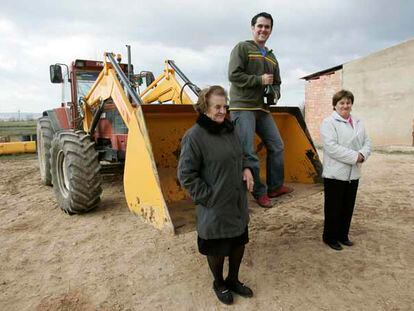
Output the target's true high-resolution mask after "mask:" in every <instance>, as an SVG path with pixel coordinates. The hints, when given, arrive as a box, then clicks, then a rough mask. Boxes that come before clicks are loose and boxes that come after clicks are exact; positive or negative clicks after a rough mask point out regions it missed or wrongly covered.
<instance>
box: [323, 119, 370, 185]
mask: <svg viewBox="0 0 414 311" xmlns="http://www.w3.org/2000/svg"><path fill="white" fill-rule="evenodd" d="M352 121H353V125H354V127H352V126H351V124H350V123H349V122H348V121H347V120H346V119H344V118H342V117H341V116H340V115H339V114H338V113H337V112H336V111H334V112H333V113H332V114H331V115H330V116H329V117H327V118H325V119H324V120H323V122H322V125H321V138H322V142H323V173H322V176H323V177H325V178H331V179H338V180H343V181H348V180H355V179H359V178H360V177H361V164H360V163H358V164H357V163H356V161H357V159H358V153H361V154H362V155H363V156H364V158H365V161H366V160H367V159H368V157H369V155H370V154H371V142H370V140H369V138H368V136H367V134H366V132H365V128H364V125H363V124H362V121H361V120H359V119H358V118H356V117H352ZM365 161H364V162H365Z"/></svg>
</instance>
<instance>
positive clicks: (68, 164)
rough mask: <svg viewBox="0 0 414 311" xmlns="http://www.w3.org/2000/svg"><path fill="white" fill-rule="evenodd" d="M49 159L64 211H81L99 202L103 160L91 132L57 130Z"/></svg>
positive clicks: (71, 212) (75, 212)
mask: <svg viewBox="0 0 414 311" xmlns="http://www.w3.org/2000/svg"><path fill="white" fill-rule="evenodd" d="M50 163H51V172H52V183H53V189H54V191H55V195H56V198H57V200H58V204H59V207H60V208H61V209H62V210H63V211H65V212H66V213H68V214H80V213H85V212H88V211H90V210H92V209H94V208H95V207H96V206H97V205H98V204H99V202H100V200H101V193H102V187H101V176H100V174H99V170H100V164H99V160H98V153H97V152H96V150H95V143H94V142H93V141H92V140H91V138H90V136H89V135H86V134H85V133H84V132H83V131H76V132H75V131H73V130H66V131H62V132H59V133H57V134H56V135H55V137H54V138H53V141H52V149H51V162H50Z"/></svg>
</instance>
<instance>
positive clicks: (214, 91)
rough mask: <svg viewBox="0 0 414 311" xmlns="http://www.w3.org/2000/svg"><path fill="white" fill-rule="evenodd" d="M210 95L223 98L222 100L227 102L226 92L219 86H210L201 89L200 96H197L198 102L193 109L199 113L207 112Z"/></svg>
mask: <svg viewBox="0 0 414 311" xmlns="http://www.w3.org/2000/svg"><path fill="white" fill-rule="evenodd" d="M211 95H217V96H223V97H224V98H226V102H227V92H226V90H225V89H224V88H223V87H221V86H220V85H212V86H210V87H207V88H205V89H202V90H201V92H200V94H199V95H198V100H197V103H196V104H195V109H196V110H197V111H198V112H199V113H205V112H206V111H207V110H208V105H209V99H210V97H211Z"/></svg>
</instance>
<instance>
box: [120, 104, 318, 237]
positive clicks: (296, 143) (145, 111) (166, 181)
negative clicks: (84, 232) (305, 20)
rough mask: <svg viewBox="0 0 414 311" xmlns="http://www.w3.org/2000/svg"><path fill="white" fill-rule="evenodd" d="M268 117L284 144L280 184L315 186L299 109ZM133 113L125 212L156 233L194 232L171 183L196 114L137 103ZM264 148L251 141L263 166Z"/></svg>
mask: <svg viewBox="0 0 414 311" xmlns="http://www.w3.org/2000/svg"><path fill="white" fill-rule="evenodd" d="M271 113H272V115H273V118H274V119H275V120H276V124H277V125H278V128H279V131H280V133H281V136H282V138H283V140H284V144H285V180H286V181H287V182H295V183H308V184H312V183H317V182H320V176H321V164H320V161H319V158H318V155H317V153H316V150H315V148H314V146H313V143H312V140H311V138H310V136H309V133H308V131H307V129H306V125H305V122H304V121H303V117H302V115H301V113H300V111H299V109H298V108H296V107H280V108H279V107H275V108H272V110H271ZM135 115H136V118H137V121H138V123H137V124H138V125H139V127H140V128H137V129H134V127H132V128H131V127H130V128H129V134H128V145H127V156H126V164H125V173H124V187H125V196H126V199H127V203H128V206H129V208H130V209H131V210H132V211H133V212H135V213H137V214H139V215H141V216H142V217H143V218H144V219H145V220H146V221H147V222H149V223H151V224H152V225H153V226H155V227H157V228H159V229H163V230H167V231H171V232H177V231H178V232H186V231H191V230H194V224H195V206H194V205H193V203H192V202H191V199H190V198H189V197H188V194H187V193H186V191H185V190H184V189H183V188H181V186H180V184H179V182H178V180H177V164H178V158H179V156H180V144H181V139H182V137H183V135H184V133H185V132H186V131H187V130H188V129H189V128H190V127H191V126H192V125H193V124H194V123H195V120H196V119H197V113H196V112H195V111H194V109H193V107H192V106H191V105H168V104H161V105H159V104H152V105H141V106H140V107H138V109H137V112H136V113H135ZM142 125H144V127H145V131H143V130H142ZM145 125H146V126H145ZM146 135H147V137H145V136H146ZM133 145H134V146H133ZM264 149H265V148H264V146H263V145H262V144H261V142H260V140H257V150H258V154H259V155H260V158H261V163H263V164H264V163H265V150H264ZM131 167H133V169H130V168H131ZM262 173H263V174H265V170H264V169H262ZM263 177H264V178H265V175H263Z"/></svg>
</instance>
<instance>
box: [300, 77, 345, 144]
mask: <svg viewBox="0 0 414 311" xmlns="http://www.w3.org/2000/svg"><path fill="white" fill-rule="evenodd" d="M341 85H342V70H337V71H335V72H331V73H329V74H324V75H321V76H319V77H318V78H317V79H313V80H308V81H306V82H305V121H306V125H307V127H308V129H309V133H310V134H311V137H312V139H313V141H314V142H315V143H316V144H321V138H320V133H319V128H320V126H321V123H322V120H323V119H324V118H325V117H327V116H328V115H330V114H331V113H332V96H333V95H334V94H335V93H336V92H337V91H339V90H340V89H341Z"/></svg>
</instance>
